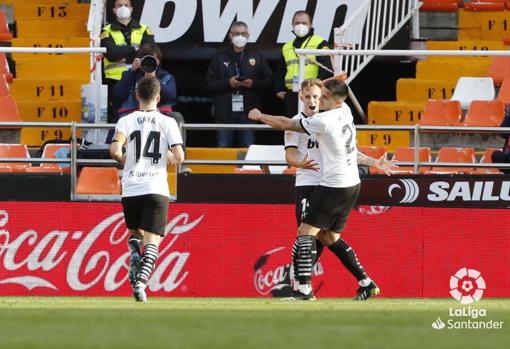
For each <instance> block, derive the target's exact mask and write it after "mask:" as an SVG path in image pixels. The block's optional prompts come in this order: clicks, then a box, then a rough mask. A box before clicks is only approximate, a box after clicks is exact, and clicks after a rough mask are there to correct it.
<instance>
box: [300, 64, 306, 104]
mask: <svg viewBox="0 0 510 349" xmlns="http://www.w3.org/2000/svg"><path fill="white" fill-rule="evenodd" d="M298 57H299V86H301V83H302V82H303V81H304V80H305V62H306V58H305V55H301V54H299V55H298ZM303 109H304V106H303V102H301V99H300V98H298V112H299V113H302V112H303Z"/></svg>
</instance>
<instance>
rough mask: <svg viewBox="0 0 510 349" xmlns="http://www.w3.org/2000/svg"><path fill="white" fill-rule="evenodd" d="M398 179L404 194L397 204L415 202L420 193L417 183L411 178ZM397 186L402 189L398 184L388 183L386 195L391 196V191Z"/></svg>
mask: <svg viewBox="0 0 510 349" xmlns="http://www.w3.org/2000/svg"><path fill="white" fill-rule="evenodd" d="M399 181H400V183H402V185H403V186H404V196H403V197H402V200H400V201H399V204H410V203H413V202H415V201H416V199H418V196H419V195H420V187H419V186H418V183H416V181H414V180H412V179H399ZM397 188H398V189H402V186H401V185H400V184H392V185H390V187H389V188H388V195H389V196H390V198H393V191H394V190H395V189H397Z"/></svg>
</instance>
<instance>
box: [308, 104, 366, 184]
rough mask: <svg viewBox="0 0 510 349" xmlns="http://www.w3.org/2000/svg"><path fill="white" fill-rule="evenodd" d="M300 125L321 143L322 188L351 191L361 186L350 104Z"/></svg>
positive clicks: (309, 119) (320, 114)
mask: <svg viewBox="0 0 510 349" xmlns="http://www.w3.org/2000/svg"><path fill="white" fill-rule="evenodd" d="M300 122H301V126H302V127H303V129H304V130H305V132H306V133H307V134H309V135H311V136H315V137H316V138H317V140H318V141H319V145H320V146H319V150H320V153H321V156H322V166H323V168H322V179H321V182H320V185H322V186H325V187H334V188H347V187H352V186H354V185H356V184H358V183H360V179H359V173H358V159H357V157H358V150H357V148H356V128H355V126H354V119H353V117H352V113H351V109H350V108H349V107H348V106H347V104H345V103H343V106H342V107H340V108H337V109H332V110H328V111H326V112H323V113H319V114H316V115H315V116H314V117H313V118H306V119H304V118H303V119H301V120H300Z"/></svg>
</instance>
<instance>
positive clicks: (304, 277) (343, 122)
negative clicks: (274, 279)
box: [249, 80, 393, 300]
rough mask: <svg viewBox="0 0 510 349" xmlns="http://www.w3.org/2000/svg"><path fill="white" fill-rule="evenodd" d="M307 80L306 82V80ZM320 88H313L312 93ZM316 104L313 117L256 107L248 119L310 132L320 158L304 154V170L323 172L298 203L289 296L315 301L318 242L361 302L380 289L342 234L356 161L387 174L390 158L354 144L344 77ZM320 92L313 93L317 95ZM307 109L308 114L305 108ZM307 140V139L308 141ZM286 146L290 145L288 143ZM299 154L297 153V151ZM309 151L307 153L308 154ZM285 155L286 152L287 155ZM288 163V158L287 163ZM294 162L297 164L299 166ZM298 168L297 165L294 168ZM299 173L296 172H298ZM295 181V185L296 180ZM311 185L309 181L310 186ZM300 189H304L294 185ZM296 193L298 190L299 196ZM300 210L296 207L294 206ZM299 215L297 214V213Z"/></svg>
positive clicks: (355, 188)
mask: <svg viewBox="0 0 510 349" xmlns="http://www.w3.org/2000/svg"><path fill="white" fill-rule="evenodd" d="M305 84H306V83H305ZM320 85H321V84H320V83H319V82H314V84H313V86H312V87H311V88H312V89H315V87H314V86H317V87H319V86H320ZM304 91H305V90H302V99H303V96H305V95H304V94H303V93H304ZM318 91H319V90H318V89H316V92H318ZM320 92H321V93H320V94H319V97H320V108H321V109H322V110H327V111H325V112H322V113H319V114H317V115H313V116H312V117H299V116H296V117H294V118H293V119H288V118H286V117H283V116H272V115H266V114H262V113H261V112H260V111H259V110H257V109H254V110H252V111H251V112H250V114H249V117H250V118H251V119H252V120H257V121H261V122H263V123H265V124H268V125H270V126H271V127H274V128H278V129H283V130H287V131H293V132H297V133H301V134H305V135H306V136H308V140H307V139H306V136H305V138H301V137H298V139H302V140H304V143H306V144H307V147H308V144H310V145H311V144H312V143H315V146H318V149H319V154H320V159H319V158H315V159H309V158H308V157H311V155H308V156H305V157H304V158H301V159H303V160H302V161H303V165H305V168H304V169H303V171H315V170H316V169H317V165H318V164H320V163H321V162H322V165H319V166H321V167H322V168H321V176H320V181H319V183H317V184H318V185H317V184H316V187H315V188H314V189H310V191H309V193H308V196H309V197H306V198H302V199H301V200H302V201H301V202H296V204H297V205H299V204H301V207H304V208H305V210H304V211H305V212H304V214H303V215H302V220H301V223H300V225H299V228H298V237H297V238H296V240H295V242H294V246H293V256H292V257H293V265H294V267H295V269H296V270H297V278H298V281H299V285H298V291H297V292H296V293H295V296H294V297H293V298H294V299H296V300H313V299H315V297H314V295H313V292H312V284H311V277H312V269H313V264H314V263H315V261H316V260H317V245H318V242H317V241H318V240H320V243H319V251H320V245H321V244H324V245H326V246H328V248H329V249H330V250H331V251H332V252H333V253H334V254H335V255H336V256H337V257H338V258H339V259H340V261H341V262H342V263H343V264H344V266H345V267H346V268H347V269H348V270H349V271H350V272H351V273H352V274H353V275H354V276H355V277H356V278H357V280H358V284H359V288H358V290H357V294H356V297H355V299H357V300H365V299H367V298H368V297H371V296H375V295H377V294H378V293H379V292H380V291H379V288H378V287H377V285H376V284H375V283H374V282H373V281H372V280H371V279H370V277H368V275H367V274H366V272H365V270H364V269H363V266H362V265H361V263H360V262H359V260H358V258H357V257H356V254H355V252H354V250H353V249H352V247H350V246H349V244H347V242H345V241H344V240H343V239H341V237H340V233H341V232H342V230H343V228H344V226H345V223H346V222H347V218H348V216H349V213H350V211H351V209H352V208H353V207H354V205H355V203H356V199H357V197H358V194H359V190H360V179H359V174H358V164H360V165H366V166H375V167H378V168H380V169H381V170H383V171H384V172H386V173H390V172H391V167H392V166H393V164H392V162H390V161H387V160H386V158H385V157H381V158H380V159H373V158H371V157H368V156H366V155H364V154H362V153H359V152H358V151H357V148H356V129H355V127H354V123H353V117H352V114H351V111H350V109H349V107H348V106H347V105H346V104H345V103H344V100H345V98H346V97H347V94H348V87H347V85H346V84H345V83H344V82H343V81H338V80H332V81H328V82H326V83H325V84H324V86H322V88H321V90H320ZM317 94H318V93H312V97H313V96H315V97H316V96H317ZM304 102H305V113H306V112H308V114H311V113H310V112H309V111H310V110H308V111H307V110H306V108H309V107H310V105H312V107H313V103H310V105H309V106H308V107H307V106H306V104H307V102H306V98H304ZM285 137H286V140H287V139H289V141H290V140H291V137H295V136H293V135H292V134H290V136H288V134H286V136H285ZM308 142H311V143H308ZM297 143H298V145H297V148H296V149H297V151H296V154H295V157H294V160H299V158H298V157H300V156H303V153H304V152H305V151H306V150H304V149H303V145H302V146H301V152H299V144H304V143H303V142H301V141H298V142H297ZM286 144H287V145H288V143H286ZM298 153H300V154H298ZM312 153H313V152H310V151H308V154H312ZM287 159H289V156H288V155H287ZM289 163H291V164H292V162H289ZM297 163H298V162H295V164H297ZM298 167H301V166H298ZM298 171H300V170H298ZM296 185H297V183H296ZM312 186H313V184H312ZM298 191H299V192H300V193H304V191H305V190H301V189H298ZM298 195H299V194H298ZM303 202H305V203H308V202H309V206H302V203H303ZM296 210H297V211H298V210H299V208H296ZM298 219H299V217H298Z"/></svg>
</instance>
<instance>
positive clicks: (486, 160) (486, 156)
mask: <svg viewBox="0 0 510 349" xmlns="http://www.w3.org/2000/svg"><path fill="white" fill-rule="evenodd" d="M496 150H500V149H499V148H487V149H485V151H484V153H483V156H482V158H481V159H480V163H482V164H492V153H494V152H495V151H496ZM502 173H503V172H501V171H500V170H498V169H497V168H480V167H479V168H475V170H474V171H473V174H502Z"/></svg>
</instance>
